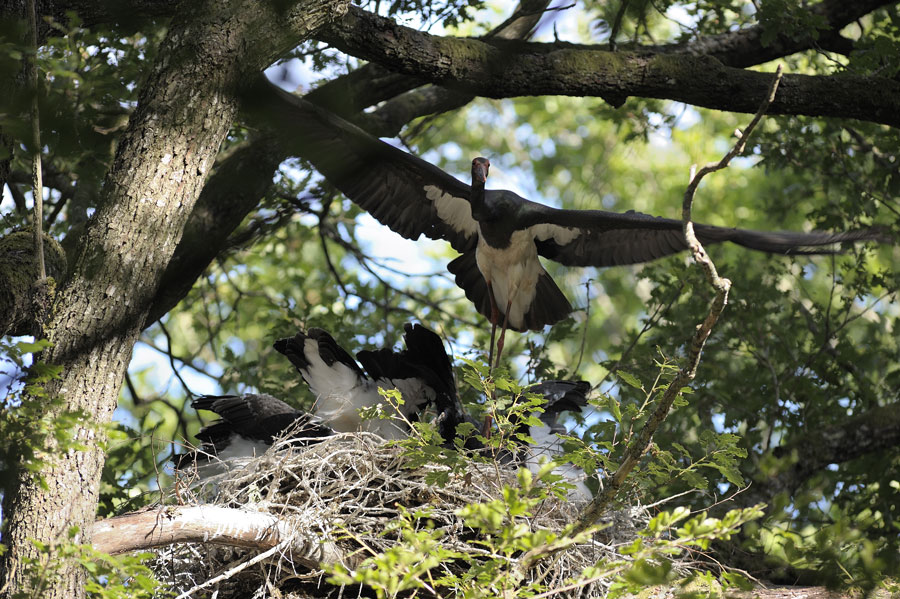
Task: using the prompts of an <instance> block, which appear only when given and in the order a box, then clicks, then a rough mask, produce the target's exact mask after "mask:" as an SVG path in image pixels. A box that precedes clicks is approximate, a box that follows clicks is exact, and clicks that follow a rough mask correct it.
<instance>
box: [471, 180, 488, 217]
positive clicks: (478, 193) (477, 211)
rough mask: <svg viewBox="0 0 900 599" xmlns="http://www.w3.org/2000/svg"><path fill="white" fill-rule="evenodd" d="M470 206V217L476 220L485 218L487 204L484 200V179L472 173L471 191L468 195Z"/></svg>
mask: <svg viewBox="0 0 900 599" xmlns="http://www.w3.org/2000/svg"><path fill="white" fill-rule="evenodd" d="M469 204H471V206H472V217H473V218H474V219H475V220H477V221H483V220H486V219H487V216H488V215H487V206H486V205H485V200H484V181H483V180H480V179H479V178H478V177H476V176H475V175H474V173H473V174H472V192H471V194H470V195H469Z"/></svg>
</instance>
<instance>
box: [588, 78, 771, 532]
mask: <svg viewBox="0 0 900 599" xmlns="http://www.w3.org/2000/svg"><path fill="white" fill-rule="evenodd" d="M781 71H782V69H781V65H779V66H778V69H777V71H776V72H775V77H774V78H773V79H772V84H771V86H770V87H769V93H768V94H767V95H766V98H765V99H764V100H763V102H762V104H761V105H760V107H759V110H757V112H756V115H754V117H753V119H752V120H751V121H750V124H749V125H747V128H746V129H744V131H743V132H741V131H737V132H736V133H737V135H738V141H737V143H736V144H735V145H734V147H733V148H732V149H731V151H730V152H728V153H727V154H726V155H725V156H724V157H723V158H722V159H721V160H719V161H718V162H713V163H710V164H707V165H705V166H703V167H702V168H701V169H700V170H697V169H696V166H694V167H692V168H691V179H690V181H689V183H688V186H687V189H685V192H684V201H683V202H682V206H681V216H682V219H683V221H684V237H685V240H686V241H687V244H688V247H689V248H690V250H691V254H693V256H694V260H696V261H697V263H698V264H699V265H700V267H701V268H703V271H704V272H705V273H706V278H707V280H708V281H709V284H710V285H711V286H712V287H713V289H714V290H715V292H716V297H715V298H714V299H713V302H712V305H711V306H710V309H709V313H708V314H707V315H706V318H705V319H704V320H703V322H702V323H700V324H699V325H698V326H697V330H696V331H695V332H694V336H693V337H692V338H691V344H690V351H689V353H688V359H687V364H686V365H685V366H684V367H683V368H682V369H681V370H679V371H678V374H676V375H675V378H674V379H673V380H672V382H670V383H669V385H668V386H667V387H666V390H665V391H664V392H663V396H662V398H661V399H660V400H659V404H658V405H657V406H656V410H654V412H653V414H652V415H651V416H650V419H649V420H648V421H647V423H646V424H645V425H644V427H643V428H642V429H641V431H640V432H639V433H638V435H637V436H636V437H635V438H634V440H633V441H632V442H631V443H630V444H629V445H628V447H627V448H626V449H625V456H624V458H623V459H622V463H621V465H620V466H619V468H618V469H617V470H616V471H615V472H614V473H613V474H612V476H610V477H609V479H608V480H607V481H605V485H604V487H603V489H602V490H601V491H600V492H599V493H598V494H597V496H596V497H594V499H593V501H591V503H590V504H588V506H587V508H585V510H584V512H582V514H581V517H580V518H579V520H578V522H576V523H575V525H574V527H573V530H572V532H573V534H574V533H578V532H581V531H583V530H585V529H586V528H588V527H589V526H591V525H592V524H594V523H595V522H597V521H598V520H599V519H600V517H601V516H602V515H603V514H604V513H605V512H606V509H607V507H608V506H609V504H610V503H612V501H613V500H614V499H615V498H616V496H617V495H618V493H619V490H620V489H621V488H622V484H623V483H624V482H625V479H626V478H627V477H628V475H629V474H630V473H631V471H632V470H633V469H634V467H635V466H637V464H638V462H639V461H640V459H641V456H642V455H644V452H645V451H646V450H647V447H649V445H650V441H651V439H652V438H653V435H654V434H655V433H656V430H657V429H658V428H659V425H660V424H662V422H663V420H665V418H666V416H667V415H668V413H669V410H670V409H671V408H672V404H673V403H674V401H675V399H676V398H677V397H678V396H679V395H680V394H681V389H682V388H684V387H685V386H686V385H687V384H689V383H690V382H691V381H693V380H694V377H695V376H696V374H697V366H698V364H699V363H700V355H701V354H702V353H703V346H704V344H705V343H706V340H707V339H708V338H709V335H710V333H711V332H712V328H713V326H715V324H716V321H717V320H718V319H719V316H720V315H721V314H722V311H723V310H724V309H725V305H726V304H727V303H728V291H729V290H730V289H731V281H730V280H728V279H726V278H723V277H720V276H719V274H718V272H717V271H716V266H715V264H713V261H712V260H711V259H710V257H709V256H708V255H707V253H706V250H704V249H703V244H701V243H700V241H699V240H698V239H697V236H696V235H695V234H694V225H693V223H692V222H691V206H692V205H693V202H694V194H695V193H696V191H697V186H698V185H699V184H700V180H701V179H702V178H703V177H705V176H706V175H708V174H709V173H712V172H715V171H717V170H720V169H723V168H725V167H726V166H728V164H729V163H730V162H731V160H732V159H733V158H734V157H735V156H737V155H738V154H740V153H741V152H742V151H743V150H744V148H745V147H746V145H747V139H748V138H749V137H750V134H751V133H752V132H753V129H754V128H755V127H756V125H757V123H759V121H760V119H762V116H763V115H764V114H765V113H766V109H767V108H768V107H769V104H771V102H772V100H773V99H774V98H775V92H776V91H777V89H778V83H779V82H780V81H781Z"/></svg>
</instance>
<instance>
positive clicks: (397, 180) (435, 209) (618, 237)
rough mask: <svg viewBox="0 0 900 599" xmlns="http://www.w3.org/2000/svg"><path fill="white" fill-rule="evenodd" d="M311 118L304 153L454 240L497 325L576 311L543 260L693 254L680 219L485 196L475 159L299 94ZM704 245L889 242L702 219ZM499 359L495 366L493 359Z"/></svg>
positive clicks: (420, 228)
mask: <svg viewBox="0 0 900 599" xmlns="http://www.w3.org/2000/svg"><path fill="white" fill-rule="evenodd" d="M292 102H293V103H295V104H299V105H300V106H301V107H302V108H303V110H304V111H308V112H309V113H310V114H311V116H313V117H314V118H311V119H310V120H309V121H307V126H306V127H305V128H304V130H303V131H302V132H300V133H299V138H298V139H295V140H294V141H296V142H298V143H299V144H300V145H301V146H302V148H303V157H304V158H306V159H307V160H309V162H311V163H312V164H313V165H314V166H315V167H316V169H318V170H319V172H320V173H321V174H322V175H323V176H324V177H325V178H326V179H327V180H328V181H329V182H330V183H331V184H333V185H334V186H335V187H337V188H338V189H339V190H340V191H341V192H343V194H344V195H345V196H347V197H348V198H349V199H351V200H352V201H353V202H355V203H356V204H358V205H359V206H360V207H361V208H363V209H364V210H366V211H367V212H368V213H369V214H371V215H372V216H373V217H374V218H375V219H376V220H378V221H379V222H381V223H382V224H384V225H387V226H388V227H389V228H390V229H391V230H393V231H394V232H396V233H398V234H400V235H402V236H403V237H406V238H407V239H418V238H419V236H420V235H426V236H427V237H430V238H432V239H444V240H446V241H448V242H449V243H450V245H452V246H453V248H454V249H455V250H456V251H458V252H460V254H461V255H460V256H459V257H458V258H456V259H455V260H453V261H452V262H451V263H450V264H449V266H448V268H449V270H450V272H452V273H453V274H454V275H455V276H456V283H457V285H459V286H460V287H462V288H463V289H464V290H465V293H466V297H468V298H469V299H470V300H472V302H474V303H475V306H476V308H477V309H478V311H479V312H480V313H481V314H483V315H485V316H486V317H488V318H489V319H490V321H491V325H492V331H491V332H492V335H491V337H492V341H491V346H492V347H491V352H490V355H492V354H493V337H494V332H495V331H496V327H497V326H498V325H500V324H502V329H501V333H500V340H499V341H498V343H497V347H498V351H497V362H498V363H499V360H500V354H501V352H502V347H503V338H504V334H505V332H506V329H507V328H511V329H514V330H517V331H527V330H539V329H541V328H542V327H543V326H544V325H547V324H553V323H555V322H558V321H559V320H562V319H563V318H565V317H566V316H567V315H568V314H569V313H570V312H571V311H572V306H571V304H569V301H568V300H567V299H566V297H565V296H564V295H563V293H562V292H561V291H560V289H559V287H557V286H556V283H554V282H553V280H552V279H551V278H550V276H549V275H548V274H547V272H546V270H544V267H543V266H542V265H541V262H540V260H539V258H538V256H542V257H544V258H547V259H550V260H553V261H555V262H559V263H560V264H563V265H566V266H617V265H624V264H637V263H641V262H648V261H650V260H655V259H657V258H661V257H663V256H668V255H670V254H674V253H676V252H679V251H681V250H684V249H687V244H686V242H685V241H684V237H683V234H682V222H681V221H680V220H673V219H667V218H661V217H655V216H649V215H647V214H641V213H639V212H634V211H631V210H630V211H628V212H624V213H616V212H606V211H602V210H562V209H557V208H552V207H550V206H544V205H542V204H538V203H536V202H532V201H529V200H526V199H525V198H522V197H520V196H519V195H517V194H515V193H513V192H512V191H506V190H485V181H486V179H487V175H488V167H489V166H490V163H489V162H488V160H487V159H486V158H481V157H479V158H476V159H475V160H473V161H472V185H471V186H470V185H467V184H465V183H463V182H462V181H459V180H458V179H456V178H455V177H453V176H452V175H449V174H447V173H445V172H444V171H442V170H441V169H439V168H437V167H436V166H434V165H432V164H429V163H428V162H426V161H424V160H422V159H420V158H418V157H416V156H413V155H412V154H409V153H407V152H404V151H402V150H400V149H398V148H395V147H393V146H391V145H389V144H387V143H384V142H382V141H380V140H378V139H376V138H374V137H372V136H371V135H369V134H368V133H366V132H365V131H363V130H361V129H359V128H358V127H356V126H354V125H352V124H350V123H348V122H346V121H344V120H343V119H341V118H339V117H337V116H335V115H333V114H331V113H329V112H327V111H324V110H322V109H320V108H317V107H314V106H312V105H309V104H308V103H304V102H302V101H299V102H298V100H296V99H293V100H292ZM694 230H695V232H696V234H697V238H698V239H699V240H700V241H701V242H702V243H704V244H713V243H721V242H723V241H730V242H733V243H736V244H738V245H742V246H744V247H747V248H750V249H754V250H759V251H763V252H769V253H775V254H830V253H834V252H835V251H837V249H836V247H835V244H838V243H841V242H846V241H865V240H880V241H884V240H885V238H884V236H883V235H882V233H881V232H880V231H878V230H876V229H867V230H858V231H849V232H841V233H828V232H811V233H794V232H765V231H751V230H747V229H736V228H735V229H732V228H726V227H716V226H712V225H703V224H695V225H694ZM491 361H492V360H491Z"/></svg>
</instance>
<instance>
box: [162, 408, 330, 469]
mask: <svg viewBox="0 0 900 599" xmlns="http://www.w3.org/2000/svg"><path fill="white" fill-rule="evenodd" d="M191 407H192V408H194V409H195V410H208V411H210V412H214V413H215V414H217V415H218V416H219V419H218V420H216V421H215V422H213V423H212V424H210V425H208V426H205V427H203V428H202V429H200V432H198V433H197V435H196V438H197V440H198V441H200V443H201V444H200V447H199V448H197V449H196V450H195V451H192V452H189V453H184V454H181V455H179V456H176V458H175V468H176V469H177V470H184V469H186V468H188V467H190V466H192V465H194V464H196V466H197V471H198V473H200V474H203V475H210V474H212V473H214V472H218V469H210V468H208V466H209V465H211V464H221V463H223V462H225V461H227V460H229V459H232V458H239V457H256V456H259V455H262V454H263V453H265V452H266V450H268V448H269V447H271V446H272V443H273V442H274V441H275V439H276V438H277V437H280V436H282V435H284V434H290V436H291V438H292V439H293V440H295V441H297V442H298V443H300V444H308V443H314V442H316V441H317V440H321V439H323V438H325V437H329V436H331V435H333V434H334V431H333V430H332V429H331V428H329V427H328V426H325V425H324V424H323V423H322V422H321V421H319V420H318V419H317V418H315V417H314V416H313V415H312V414H309V413H306V412H301V411H300V410H295V409H294V408H292V407H291V406H289V405H288V404H286V403H284V402H283V401H281V400H280V399H278V398H275V397H272V396H271V395H265V394H260V395H256V394H246V395H204V396H202V397H198V398H197V399H195V400H193V401H192V402H191Z"/></svg>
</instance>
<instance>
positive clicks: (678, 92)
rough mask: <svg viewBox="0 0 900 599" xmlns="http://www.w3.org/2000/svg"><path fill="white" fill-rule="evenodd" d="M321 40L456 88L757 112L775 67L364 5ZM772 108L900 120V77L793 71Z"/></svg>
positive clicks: (484, 92)
mask: <svg viewBox="0 0 900 599" xmlns="http://www.w3.org/2000/svg"><path fill="white" fill-rule="evenodd" d="M319 37H320V39H322V40H323V41H326V42H328V43H330V44H332V45H334V46H336V47H338V48H339V49H341V50H343V51H344V52H347V53H348V54H352V55H354V56H357V57H360V58H364V59H367V60H372V61H376V62H379V63H381V64H382V65H384V66H387V67H388V68H390V69H393V70H397V71H401V72H403V73H406V74H407V75H410V76H412V77H418V78H421V79H424V80H427V81H431V82H433V83H437V84H440V85H443V86H445V87H449V88H452V89H457V90H461V91H465V92H468V93H474V94H478V95H481V96H486V97H491V98H507V97H515V96H522V95H528V96H535V95H548V94H563V95H571V96H600V97H603V98H606V99H607V100H608V101H610V103H612V104H613V105H620V104H621V103H622V102H624V99H625V98H626V97H627V96H640V97H647V98H660V99H669V100H676V101H680V102H685V103H688V104H692V105H694V106H703V107H706V108H714V109H718V110H727V111H732V112H746V113H754V112H756V109H757V106H756V105H755V103H754V101H753V100H752V98H759V97H760V96H764V95H765V94H766V90H767V89H768V84H769V83H770V82H771V74H767V73H757V72H752V71H746V70H743V69H739V68H734V67H728V66H725V65H723V64H722V63H721V62H720V61H718V60H716V59H715V58H712V57H709V56H691V55H687V54H679V55H663V54H647V55H645V54H636V53H624V52H608V51H604V50H598V49H583V48H578V47H573V46H571V45H566V44H538V43H526V42H508V41H507V42H504V41H500V40H474V39H460V38H448V37H440V36H433V35H429V34H427V33H423V32H421V31H416V30H413V29H410V28H408V27H402V26H400V25H397V24H396V23H395V22H393V21H391V20H390V19H385V18H382V17H379V16H376V15H373V14H371V13H368V12H366V11H363V10H361V9H358V8H354V7H351V9H350V11H349V12H348V14H347V15H346V16H345V17H344V18H343V19H341V20H340V21H338V22H336V23H335V24H334V25H333V26H332V27H329V28H328V29H325V30H322V32H321V33H320V34H319ZM781 85H782V88H781V93H779V95H778V98H776V100H775V101H774V102H773V103H772V105H771V106H770V107H769V114H789V115H808V116H826V117H843V118H854V119H859V120H864V121H871V122H876V123H882V124H887V125H891V126H900V82H897V81H893V80H890V79H883V78H875V77H862V76H855V75H839V76H809V75H787V76H785V77H784V78H783V81H782V84H781Z"/></svg>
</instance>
